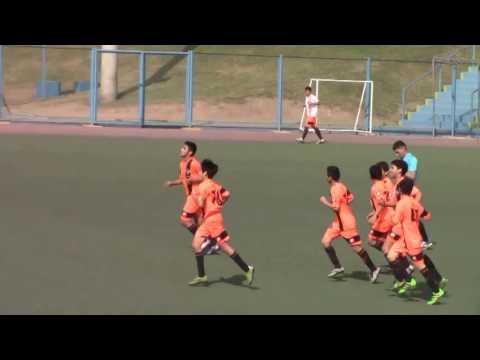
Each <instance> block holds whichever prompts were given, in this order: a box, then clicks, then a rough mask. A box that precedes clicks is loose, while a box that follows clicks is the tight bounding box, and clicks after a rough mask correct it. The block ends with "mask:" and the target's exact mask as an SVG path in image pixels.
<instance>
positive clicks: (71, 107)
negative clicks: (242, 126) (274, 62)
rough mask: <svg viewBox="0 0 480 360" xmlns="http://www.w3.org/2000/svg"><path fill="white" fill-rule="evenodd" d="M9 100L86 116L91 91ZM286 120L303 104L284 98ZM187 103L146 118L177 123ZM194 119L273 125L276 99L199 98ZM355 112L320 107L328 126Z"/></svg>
mask: <svg viewBox="0 0 480 360" xmlns="http://www.w3.org/2000/svg"><path fill="white" fill-rule="evenodd" d="M6 97H7V102H8V104H9V106H10V110H11V111H12V113H14V114H15V113H16V114H32V115H38V116H46V117H75V118H78V117H84V118H89V116H90V104H89V94H88V93H81V94H70V95H64V96H60V97H56V98H49V99H38V98H35V91H34V90H32V89H31V87H25V88H19V87H17V88H14V89H12V90H10V91H9V92H8V93H7V94H6ZM283 106H284V113H283V118H284V123H285V124H291V125H295V126H296V125H298V124H299V122H300V119H301V117H302V112H303V103H301V102H298V101H291V100H285V101H284V104H283ZM185 112H186V109H185V104H184V103H178V102H171V101H165V102H158V103H151V102H150V103H147V104H146V108H145V118H146V120H147V121H148V120H164V121H167V122H168V121H172V122H178V121H182V120H183V119H185ZM193 112H194V119H195V121H198V122H216V123H259V124H273V123H275V121H276V117H277V102H276V99H270V98H246V99H244V101H243V103H241V104H239V103H232V102H214V101H206V100H196V101H195V102H194V107H193ZM355 116H356V111H355V110H352V111H346V110H345V109H343V108H340V107H331V106H325V105H321V106H319V115H318V118H319V120H320V122H321V123H323V124H325V125H327V124H328V125H338V126H342V127H352V126H353V124H354V120H355ZM98 118H99V119H109V120H133V119H138V107H137V105H136V104H134V105H130V104H121V103H117V104H115V103H113V104H99V106H98Z"/></svg>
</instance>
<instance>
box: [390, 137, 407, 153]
mask: <svg viewBox="0 0 480 360" xmlns="http://www.w3.org/2000/svg"><path fill="white" fill-rule="evenodd" d="M402 147H403V148H405V149H406V148H407V144H405V143H404V142H403V141H402V140H398V141H395V142H394V143H393V146H392V149H393V151H395V150H397V149H399V148H402Z"/></svg>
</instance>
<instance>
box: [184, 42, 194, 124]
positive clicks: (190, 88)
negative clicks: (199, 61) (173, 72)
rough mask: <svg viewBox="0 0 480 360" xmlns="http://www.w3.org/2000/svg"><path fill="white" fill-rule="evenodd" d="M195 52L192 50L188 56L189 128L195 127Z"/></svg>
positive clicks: (187, 98) (187, 96)
mask: <svg viewBox="0 0 480 360" xmlns="http://www.w3.org/2000/svg"><path fill="white" fill-rule="evenodd" d="M193 61H194V58H193V51H192V50H190V51H189V52H188V55H187V86H186V90H185V91H186V100H187V101H186V103H187V104H186V105H187V119H186V120H187V126H188V127H192V126H193Z"/></svg>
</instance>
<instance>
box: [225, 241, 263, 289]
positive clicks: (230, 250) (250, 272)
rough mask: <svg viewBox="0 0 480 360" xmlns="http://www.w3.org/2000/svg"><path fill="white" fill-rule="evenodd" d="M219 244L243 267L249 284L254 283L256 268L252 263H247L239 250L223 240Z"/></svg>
mask: <svg viewBox="0 0 480 360" xmlns="http://www.w3.org/2000/svg"><path fill="white" fill-rule="evenodd" d="M219 245H220V248H221V249H222V250H223V251H224V252H225V254H227V255H228V256H230V259H232V260H233V261H234V262H235V264H237V265H238V267H239V268H240V269H242V271H243V272H244V273H245V277H246V279H247V283H248V285H251V284H252V283H253V278H254V274H255V268H254V267H253V266H251V265H247V263H246V262H245V261H243V259H242V258H241V257H240V255H239V254H238V253H237V251H236V250H235V249H234V248H233V247H232V246H230V245H229V244H228V243H226V242H222V243H220V244H219Z"/></svg>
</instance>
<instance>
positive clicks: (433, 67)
mask: <svg viewBox="0 0 480 360" xmlns="http://www.w3.org/2000/svg"><path fill="white" fill-rule="evenodd" d="M432 79H433V80H432V81H433V84H432V89H433V99H432V136H433V137H435V135H436V134H435V126H436V123H435V121H436V119H435V115H436V114H435V110H436V109H435V105H436V94H435V92H436V86H437V82H436V80H437V67H436V66H435V58H433V60H432Z"/></svg>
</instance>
